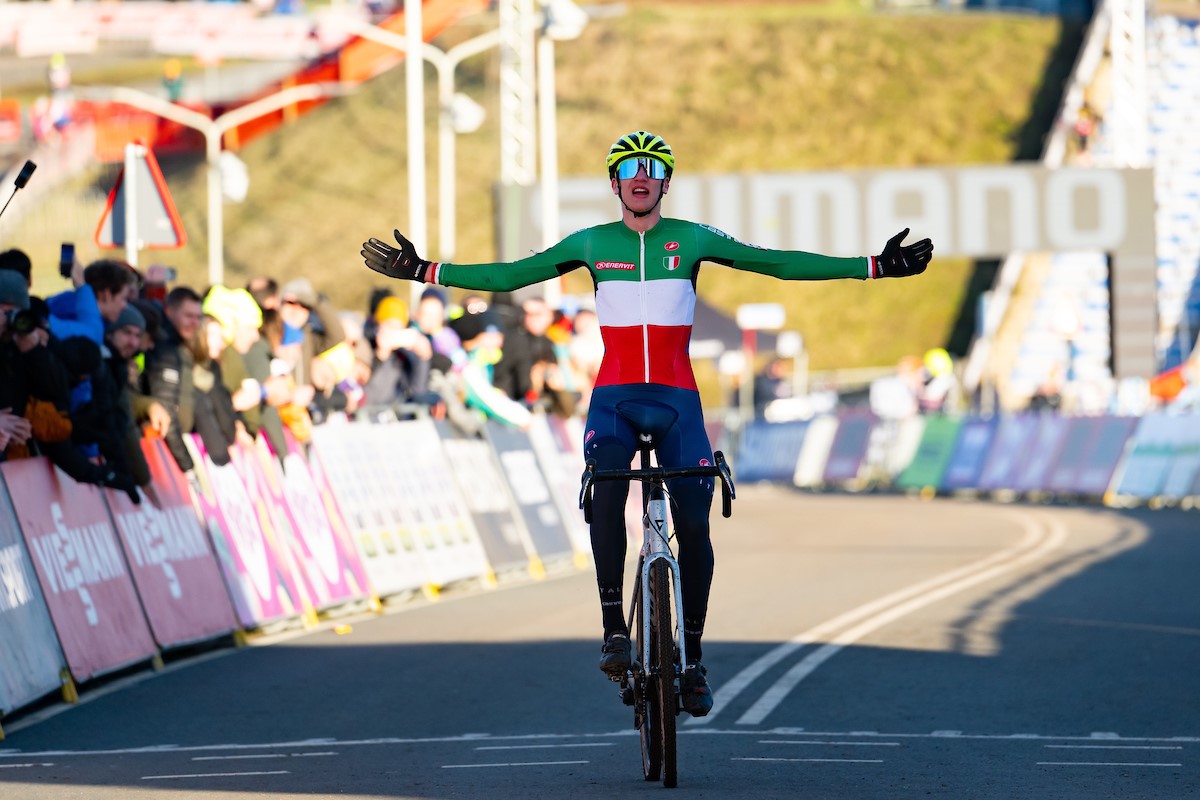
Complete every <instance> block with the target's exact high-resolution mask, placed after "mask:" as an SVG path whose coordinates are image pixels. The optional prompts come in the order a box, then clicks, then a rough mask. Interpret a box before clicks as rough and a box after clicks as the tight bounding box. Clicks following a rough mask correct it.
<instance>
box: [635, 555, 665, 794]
mask: <svg viewBox="0 0 1200 800" xmlns="http://www.w3.org/2000/svg"><path fill="white" fill-rule="evenodd" d="M640 582H641V579H640V577H639V584H640ZM638 591H639V592H640V591H641V587H640V585H639V587H638ZM644 613H646V603H644V602H642V603H638V606H637V631H638V652H639V656H640V652H641V644H642V643H641V636H642V632H643V631H644V630H645V626H644V625H643V621H644V620H643V617H642V615H643V614H644ZM650 641H651V642H652V643H653V641H654V637H653V635H651V637H650ZM650 652H651V658H653V653H654V650H653V644H651V650H650ZM649 666H650V665H649V664H644V665H642V668H641V669H639V670H637V671H636V674H635V675H634V688H635V694H634V696H635V698H636V700H635V703H636V706H635V709H636V711H635V721H636V723H637V728H638V734H639V735H638V738H639V739H640V740H641V744H642V777H644V778H645V779H646V780H648V781H657V780H658V779H659V776H660V775H661V774H662V742H661V741H660V740H659V734H658V709H657V702H658V698H657V696H656V693H655V691H654V683H653V681H652V680H650V679H649V676H648V675H647V672H648V668H649Z"/></svg>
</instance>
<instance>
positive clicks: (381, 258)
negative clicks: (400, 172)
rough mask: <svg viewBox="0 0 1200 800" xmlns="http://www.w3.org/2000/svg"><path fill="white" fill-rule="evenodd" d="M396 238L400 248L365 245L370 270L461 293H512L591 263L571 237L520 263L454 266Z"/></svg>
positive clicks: (398, 235)
mask: <svg viewBox="0 0 1200 800" xmlns="http://www.w3.org/2000/svg"><path fill="white" fill-rule="evenodd" d="M392 234H393V235H394V236H395V237H396V242H397V244H398V245H399V246H398V247H393V246H392V245H390V244H387V243H386V242H382V241H380V240H379V239H374V238H372V239H370V240H368V241H366V242H364V243H363V249H362V253H361V255H362V257H363V262H364V263H365V264H366V265H367V266H368V267H370V268H371V269H373V270H375V271H376V272H378V273H380V274H381V275H387V276H388V277H389V278H400V279H403V280H410V281H419V282H424V283H437V284H441V285H442V286H456V287H458V288H461V289H476V290H484V291H492V292H511V291H513V290H514V289H520V288H521V287H522V286H530V285H532V284H535V283H540V282H542V281H544V280H549V279H550V278H553V277H556V276H558V275H563V274H565V273H567V272H570V271H571V270H573V269H576V268H577V267H582V266H586V263H587V262H586V261H585V260H584V259H583V258H582V257H581V255H580V254H579V253H578V252H577V251H578V248H576V247H575V246H574V245H573V244H572V238H573V237H567V238H566V239H564V240H563V241H561V242H559V243H558V244H556V245H554V246H553V247H551V248H549V249H547V250H544V251H542V252H541V253H535V254H534V255H532V256H529V257H528V258H522V259H519V260H517V261H501V262H496V263H492V264H451V263H439V262H436V261H427V260H425V259H423V258H421V257H420V256H419V255H417V250H416V248H415V247H413V244H412V242H410V241H408V239H405V238H404V236H403V235H402V234H401V233H400V231H393V232H392Z"/></svg>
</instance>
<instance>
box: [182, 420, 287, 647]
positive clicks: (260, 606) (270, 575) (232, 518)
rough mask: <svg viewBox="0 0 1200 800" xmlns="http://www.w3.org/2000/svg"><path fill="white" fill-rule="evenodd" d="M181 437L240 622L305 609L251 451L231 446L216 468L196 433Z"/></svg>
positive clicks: (255, 623) (257, 622)
mask: <svg viewBox="0 0 1200 800" xmlns="http://www.w3.org/2000/svg"><path fill="white" fill-rule="evenodd" d="M185 440H186V442H187V444H188V448H189V449H190V450H191V452H192V454H193V461H195V464H196V476H197V477H198V478H199V480H200V496H199V497H198V498H197V502H198V503H199V507H200V512H201V514H202V515H203V517H204V519H205V520H207V522H208V531H209V534H210V535H211V537H212V541H213V544H214V545H215V546H216V550H217V561H218V563H219V564H220V565H221V570H222V572H224V573H225V582H226V584H227V585H228V586H229V592H230V595H231V597H232V599H233V606H234V608H235V609H236V611H237V616H238V620H239V622H240V623H241V624H242V625H244V626H247V627H256V626H261V625H263V624H265V623H268V622H272V621H275V620H278V619H282V618H284V617H291V616H296V615H299V614H302V613H304V611H305V609H306V607H307V601H306V599H305V595H304V594H302V590H301V589H300V587H299V585H298V584H297V583H296V579H295V577H294V575H293V572H292V568H291V565H290V562H289V560H288V555H287V552H286V551H285V548H284V547H283V544H282V542H281V541H280V539H279V536H278V535H277V534H276V531H275V528H274V526H273V524H272V522H271V512H270V508H269V506H268V504H267V502H266V500H265V499H264V498H263V491H262V483H263V479H262V478H261V476H260V470H259V469H258V468H257V467H256V462H257V460H256V458H255V457H254V455H253V454H249V453H247V452H245V450H244V449H243V448H242V446H241V445H240V444H239V445H235V446H234V447H233V448H232V449H231V451H230V452H231V455H232V458H233V460H232V463H229V464H226V465H225V466H222V467H218V466H216V465H215V464H213V463H212V461H211V460H210V459H209V458H208V457H207V454H206V452H205V450H204V444H203V442H201V441H200V439H199V437H198V436H194V435H192V436H188V437H185Z"/></svg>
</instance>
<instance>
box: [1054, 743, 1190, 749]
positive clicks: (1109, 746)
mask: <svg viewBox="0 0 1200 800" xmlns="http://www.w3.org/2000/svg"><path fill="white" fill-rule="evenodd" d="M1042 746H1043V747H1045V748H1047V749H1050V750H1182V749H1183V748H1182V747H1180V746H1179V745H1174V746H1171V745H1158V744H1046V745H1042Z"/></svg>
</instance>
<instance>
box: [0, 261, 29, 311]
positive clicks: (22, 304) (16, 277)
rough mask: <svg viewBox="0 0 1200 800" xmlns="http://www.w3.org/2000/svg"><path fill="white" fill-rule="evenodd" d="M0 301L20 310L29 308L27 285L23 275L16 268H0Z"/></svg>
mask: <svg viewBox="0 0 1200 800" xmlns="http://www.w3.org/2000/svg"><path fill="white" fill-rule="evenodd" d="M0 303H6V304H8V305H10V306H16V307H17V308H19V309H21V310H24V309H27V308H29V287H28V286H27V285H26V284H25V276H24V275H22V274H21V273H19V272H17V271H16V270H11V269H0Z"/></svg>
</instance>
